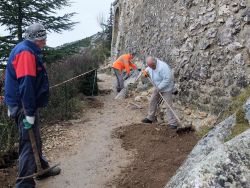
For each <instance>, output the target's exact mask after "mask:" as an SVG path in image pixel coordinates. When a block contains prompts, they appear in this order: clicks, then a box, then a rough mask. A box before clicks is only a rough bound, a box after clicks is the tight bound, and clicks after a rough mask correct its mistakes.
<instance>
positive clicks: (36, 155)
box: [28, 128, 42, 173]
mask: <svg viewBox="0 0 250 188" xmlns="http://www.w3.org/2000/svg"><path fill="white" fill-rule="evenodd" d="M28 132H29V137H30V142H31V147H32V151H33V154H34V158H35V162H36V167H37V172H38V173H39V172H41V171H42V165H41V161H40V157H39V153H38V149H37V145H36V139H35V135H34V132H33V129H32V128H31V129H29V130H28Z"/></svg>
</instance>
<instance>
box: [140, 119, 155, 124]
mask: <svg viewBox="0 0 250 188" xmlns="http://www.w3.org/2000/svg"><path fill="white" fill-rule="evenodd" d="M141 122H142V123H153V121H151V120H149V119H148V118H145V119H143V120H142V121H141Z"/></svg>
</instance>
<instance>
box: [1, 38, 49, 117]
mask: <svg viewBox="0 0 250 188" xmlns="http://www.w3.org/2000/svg"><path fill="white" fill-rule="evenodd" d="M48 96H49V83H48V76H47V72H46V70H45V67H44V65H43V61H42V56H41V50H40V49H39V48H38V47H37V46H36V44H34V43H33V42H31V41H28V40H24V41H23V42H20V43H19V44H17V45H16V46H15V47H14V49H13V50H12V51H11V53H10V57H9V60H8V63H7V68H6V76H5V97H4V98H5V103H6V104H7V105H8V106H10V107H15V106H19V107H20V108H24V111H25V115H27V116H34V115H35V112H36V110H37V108H40V107H45V106H46V105H47V104H48Z"/></svg>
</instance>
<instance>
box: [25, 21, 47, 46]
mask: <svg viewBox="0 0 250 188" xmlns="http://www.w3.org/2000/svg"><path fill="white" fill-rule="evenodd" d="M25 39H27V40H29V41H32V42H34V43H35V44H36V45H37V46H38V47H39V48H43V47H44V46H45V45H46V39H47V33H46V30H45V28H44V26H43V25H42V24H40V23H34V24H31V25H30V26H29V27H28V28H27V29H26V31H25Z"/></svg>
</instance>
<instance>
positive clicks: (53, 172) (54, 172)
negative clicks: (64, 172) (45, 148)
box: [36, 166, 61, 180]
mask: <svg viewBox="0 0 250 188" xmlns="http://www.w3.org/2000/svg"><path fill="white" fill-rule="evenodd" d="M60 172H61V168H59V167H58V166H57V167H55V168H52V169H51V170H50V171H48V172H46V173H45V174H43V175H40V176H37V177H36V180H42V179H45V178H48V177H50V176H56V175H58V174H60Z"/></svg>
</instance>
